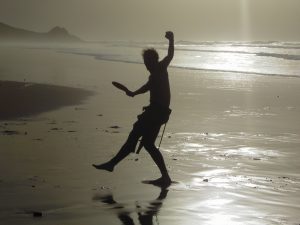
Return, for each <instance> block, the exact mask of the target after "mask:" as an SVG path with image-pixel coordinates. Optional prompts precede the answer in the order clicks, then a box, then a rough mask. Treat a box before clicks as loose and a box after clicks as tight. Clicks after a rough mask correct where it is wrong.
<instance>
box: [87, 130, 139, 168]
mask: <svg viewBox="0 0 300 225" xmlns="http://www.w3.org/2000/svg"><path fill="white" fill-rule="evenodd" d="M140 136H141V135H140V134H139V133H138V132H137V130H136V129H133V130H132V131H131V132H130V134H129V136H128V139H127V141H126V142H125V144H124V145H123V146H122V148H121V149H120V151H119V152H118V153H117V154H116V155H115V156H114V157H113V158H112V159H111V160H110V161H108V162H106V163H103V164H98V165H95V164H93V166H94V167H95V168H96V169H99V170H106V171H109V172H112V171H113V170H114V167H115V166H116V165H117V164H118V163H119V162H121V161H122V160H123V159H124V158H126V157H127V156H128V155H129V154H130V153H131V152H134V150H135V147H136V144H137V142H138V139H139V137H140Z"/></svg>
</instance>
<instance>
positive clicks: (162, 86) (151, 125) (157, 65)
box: [93, 31, 174, 186]
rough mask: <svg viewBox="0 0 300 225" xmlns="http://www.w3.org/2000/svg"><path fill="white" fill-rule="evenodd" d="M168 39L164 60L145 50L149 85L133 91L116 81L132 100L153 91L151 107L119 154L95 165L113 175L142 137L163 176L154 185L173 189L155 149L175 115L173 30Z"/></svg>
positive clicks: (147, 109)
mask: <svg viewBox="0 0 300 225" xmlns="http://www.w3.org/2000/svg"><path fill="white" fill-rule="evenodd" d="M165 37H166V38H167V39H168V40H169V48H168V55H167V56H166V57H165V58H164V59H163V60H161V61H159V58H158V53H157V52H156V50H155V49H152V48H151V49H146V50H144V51H143V59H144V63H145V66H146V68H147V70H148V71H149V72H150V76H149V80H148V82H147V83H146V84H145V85H143V86H142V87H141V88H139V89H138V90H136V91H134V92H132V91H130V90H128V89H127V88H126V87H125V86H123V85H121V84H119V83H116V82H115V83H114V85H115V86H117V87H118V88H120V89H122V90H123V91H125V92H126V94H127V95H128V96H131V97H134V96H135V95H138V94H143V93H146V92H147V91H150V105H149V106H147V107H144V112H143V113H142V114H141V115H139V116H138V120H137V122H136V123H135V124H134V125H133V129H132V131H131V132H130V134H129V136H128V139H127V141H126V142H125V144H124V145H123V146H122V148H121V149H120V151H119V152H118V153H117V155H116V156H115V157H113V158H112V159H111V160H110V161H108V162H106V163H103V164H99V165H93V166H94V167H95V168H97V169H101V170H107V171H110V172H112V171H113V170H114V167H115V166H116V165H117V164H118V163H119V162H120V161H122V160H123V159H124V158H125V157H126V156H128V155H129V154H130V153H131V152H134V151H135V147H136V145H137V142H138V140H139V138H140V137H142V141H141V144H142V146H143V147H144V148H145V149H146V150H147V152H148V153H149V154H150V156H151V157H152V159H153V160H154V162H155V163H156V165H157V166H158V168H159V170H160V172H161V175H162V176H161V177H160V178H159V179H157V180H154V181H151V182H150V183H152V184H154V185H158V186H169V185H170V184H171V178H170V176H169V174H168V171H167V168H166V165H165V162H164V159H163V156H162V154H161V152H160V151H159V149H157V148H156V147H155V140H156V138H157V135H158V133H159V130H160V127H161V125H163V124H165V123H167V122H168V120H169V115H170V113H171V110H170V109H169V106H170V100H171V92H170V85H169V76H168V71H167V68H168V66H169V64H170V62H171V60H172V59H173V55H174V36H173V33H172V32H170V31H169V32H166V35H165Z"/></svg>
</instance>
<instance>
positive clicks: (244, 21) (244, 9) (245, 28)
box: [240, 0, 251, 40]
mask: <svg viewBox="0 0 300 225" xmlns="http://www.w3.org/2000/svg"><path fill="white" fill-rule="evenodd" d="M240 7H241V10H240V12H241V26H242V28H241V30H242V35H243V39H244V40H247V39H249V38H250V33H251V32H250V31H251V30H250V29H251V24H250V13H249V0H241V1H240Z"/></svg>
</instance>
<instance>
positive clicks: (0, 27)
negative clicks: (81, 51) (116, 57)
mask: <svg viewBox="0 0 300 225" xmlns="http://www.w3.org/2000/svg"><path fill="white" fill-rule="evenodd" d="M0 42H32V43H40V42H42V43H45V42H50V43H55V42H62V43H76V42H83V40H81V39H80V38H79V37H76V36H75V35H72V34H70V33H69V32H68V31H67V30H66V29H65V28H63V27H58V26H56V27H54V28H52V29H51V30H50V31H48V32H45V33H42V32H34V31H29V30H25V29H21V28H16V27H12V26H10V25H7V24H4V23H1V22H0Z"/></svg>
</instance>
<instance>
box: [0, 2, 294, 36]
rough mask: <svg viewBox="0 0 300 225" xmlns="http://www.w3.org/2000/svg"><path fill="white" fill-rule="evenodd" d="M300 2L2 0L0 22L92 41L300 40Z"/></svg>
mask: <svg viewBox="0 0 300 225" xmlns="http://www.w3.org/2000/svg"><path fill="white" fill-rule="evenodd" d="M299 21H300V0H0V22H4V23H8V24H10V25H13V26H18V27H22V28H26V29H30V30H35V31H41V32H46V31H48V30H49V29H50V28H52V27H54V26H63V27H66V28H67V29H68V30H69V31H70V32H71V33H73V34H75V35H78V36H80V37H81V38H83V39H86V40H109V39H116V40H119V39H129V40H160V39H161V36H162V35H163V33H164V32H165V31H166V30H173V31H174V32H175V34H176V38H177V40H178V39H184V40H242V39H248V40H286V41H300V24H299Z"/></svg>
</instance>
